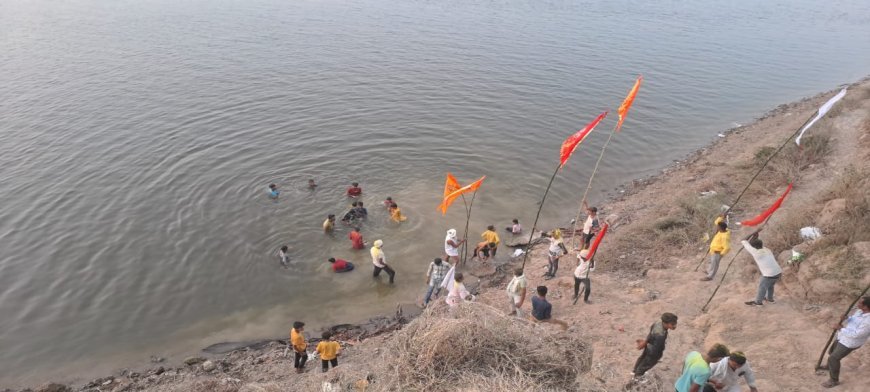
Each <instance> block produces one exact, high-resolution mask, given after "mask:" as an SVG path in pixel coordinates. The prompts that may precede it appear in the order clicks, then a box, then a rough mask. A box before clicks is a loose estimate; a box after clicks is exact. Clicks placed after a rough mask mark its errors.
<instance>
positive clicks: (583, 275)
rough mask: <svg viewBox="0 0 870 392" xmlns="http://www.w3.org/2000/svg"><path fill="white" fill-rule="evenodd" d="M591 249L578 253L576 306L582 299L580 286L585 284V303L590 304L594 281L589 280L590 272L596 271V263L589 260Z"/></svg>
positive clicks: (575, 277) (575, 281) (575, 279)
mask: <svg viewBox="0 0 870 392" xmlns="http://www.w3.org/2000/svg"><path fill="white" fill-rule="evenodd" d="M588 258H589V249H583V250H581V251H580V253H577V268H575V269H574V305H576V304H577V300H578V299H579V298H580V284H581V283H582V284H583V291H584V293H583V302H585V303H587V304H588V303H590V302H589V294H590V293H591V292H592V281H590V280H589V272H591V271H595V262H594V261H592V260H590V259H588Z"/></svg>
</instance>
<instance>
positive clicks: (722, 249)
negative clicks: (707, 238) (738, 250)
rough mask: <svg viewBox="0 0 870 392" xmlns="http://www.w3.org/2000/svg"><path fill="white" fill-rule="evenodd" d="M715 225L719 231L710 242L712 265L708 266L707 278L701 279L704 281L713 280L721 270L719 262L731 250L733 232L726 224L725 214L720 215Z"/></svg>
mask: <svg viewBox="0 0 870 392" xmlns="http://www.w3.org/2000/svg"><path fill="white" fill-rule="evenodd" d="M714 224H715V225H716V228H717V230H718V231H717V232H716V235H715V236H713V241H711V242H710V264H708V265H707V276H705V277H703V278H701V280H702V281H709V280H713V277H714V276H716V271H718V270H719V261H720V260H722V256H724V255H725V254H726V253H728V251H729V250H731V231H730V230H728V224H727V223H725V214H724V213H723V214H722V215H719V217H718V218H716V222H715V223H714Z"/></svg>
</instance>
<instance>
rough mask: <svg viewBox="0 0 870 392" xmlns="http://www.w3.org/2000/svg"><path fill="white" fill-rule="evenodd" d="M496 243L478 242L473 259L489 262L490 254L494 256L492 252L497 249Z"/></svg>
mask: <svg viewBox="0 0 870 392" xmlns="http://www.w3.org/2000/svg"><path fill="white" fill-rule="evenodd" d="M495 247H496V244H495V242H486V241H483V242H478V243H477V246H476V247H475V248H474V253H473V255H472V256H471V258H472V259H473V258H475V257H477V258H478V259H479V260H480V261H487V260H489V257H490V254H492V250H493V249H495Z"/></svg>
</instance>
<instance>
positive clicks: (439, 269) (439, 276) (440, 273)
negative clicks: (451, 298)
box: [423, 257, 450, 308]
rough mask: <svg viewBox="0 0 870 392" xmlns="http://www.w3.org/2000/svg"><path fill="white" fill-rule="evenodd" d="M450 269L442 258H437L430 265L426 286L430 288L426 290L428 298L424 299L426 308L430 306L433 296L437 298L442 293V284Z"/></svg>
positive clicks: (427, 271)
mask: <svg viewBox="0 0 870 392" xmlns="http://www.w3.org/2000/svg"><path fill="white" fill-rule="evenodd" d="M449 269H450V265H449V264H447V263H445V262H443V261H442V260H441V258H440V257H436V258H435V260H433V261H432V262H431V263H429V269H428V270H426V284H427V285H428V286H429V287H428V288H427V289H426V296H425V297H423V307H424V308H425V307H426V306H428V305H429V300H430V299H432V295H433V294H434V295H435V297H436V298H437V297H438V294H440V293H441V283H443V282H444V276H445V275H446V274H447V271H448V270H449Z"/></svg>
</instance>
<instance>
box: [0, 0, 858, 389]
mask: <svg viewBox="0 0 870 392" xmlns="http://www.w3.org/2000/svg"><path fill="white" fill-rule="evenodd" d="M868 70H870V3H868V2H866V1H863V0H842V1H809V0H788V1H784V0H783V1H776V0H774V1H764V2H758V1H754V0H737V1H696V2H683V1H655V2H629V1H627V0H625V1H567V0H566V1H522V0H503V1H477V0H466V1H450V0H446V1H420V0H411V1H387V0H356V1H353V0H346V1H343V0H323V1H306V0H295V1H278V0H256V1H229V0H225V1H204V0H203V1H196V0H194V1H184V2H179V1H159V0H145V1H125V0H119V1H108V0H104V1H85V0H72V1H62V2H61V1H48V0H33V1H17V0H3V1H0V86H2V88H0V243H2V246H0V315H2V316H0V386H19V385H23V384H35V383H39V382H41V381H45V380H47V379H49V378H54V379H68V380H69V379H75V378H76V377H78V379H82V378H86V377H89V376H92V375H94V374H95V373H99V372H104V371H109V370H112V369H115V368H118V367H123V366H135V365H137V364H141V363H142V362H143V361H147V359H148V356H150V355H160V356H170V357H177V356H179V355H184V354H188V353H192V352H195V351H196V350H198V349H199V348H201V347H204V346H206V345H209V344H212V343H216V342H220V341H227V340H243V339H252V338H262V337H274V336H283V335H284V334H285V333H286V331H287V328H288V326H289V324H290V322H291V321H293V320H305V321H307V322H308V324H309V326H310V327H311V329H312V330H316V329H317V328H318V327H320V326H324V325H327V324H332V323H340V322H353V321H358V320H361V319H363V318H365V316H367V315H370V314H374V313H378V312H386V311H391V310H392V309H394V308H395V306H396V304H397V303H399V302H408V301H411V300H413V299H414V298H416V297H417V296H419V295H422V293H423V284H422V283H423V273H424V271H425V266H426V263H427V262H428V261H429V260H430V259H431V258H432V257H435V256H438V255H439V254H440V252H441V251H442V245H441V241H442V239H443V235H444V231H445V230H446V229H448V228H451V227H460V229H461V225H462V223H463V213H462V211H461V209H460V208H454V209H453V210H452V211H451V212H450V213H449V214H448V215H447V216H446V217H441V216H440V215H439V214H438V213H437V212H436V211H435V207H436V206H437V204H438V202H439V200H438V199H439V196H440V194H441V187H442V186H443V178H444V173H445V172H446V171H452V172H454V173H455V174H456V175H457V176H458V177H459V179H460V180H461V181H463V182H468V181H470V180H472V179H473V178H476V177H478V176H481V175H484V174H485V175H487V180H486V182H485V184H484V186H483V188H482V190H481V192H480V194H479V195H478V197H477V200H476V202H475V207H476V211H475V212H474V218H473V221H472V225H471V226H472V235H473V236H474V238H475V239H476V238H477V236H478V235H479V233H480V232H481V231H482V230H483V228H484V227H485V225H487V224H490V223H493V224H496V225H498V226H499V227H503V226H505V225H507V224H508V223H509V221H510V219H511V218H513V217H518V218H519V219H520V220H521V221H523V222H525V223H526V224H528V225H530V224H531V220H532V219H533V218H534V212H535V202H536V201H537V199H538V198H539V197H540V192H541V188H542V187H543V186H544V185H545V184H546V182H547V179H548V178H549V175H550V174H551V173H552V170H553V168H554V166H555V164H556V162H557V154H558V149H559V145H560V143H561V141H562V140H563V139H564V138H565V137H566V136H567V135H569V134H570V133H572V132H573V131H575V130H576V129H577V128H579V127H582V126H583V125H584V124H585V123H587V122H588V121H590V120H592V119H593V118H594V117H595V116H596V115H597V114H598V113H600V112H601V111H603V110H606V109H614V108H615V107H616V106H618V104H619V102H620V100H621V99H622V97H623V96H624V94H625V93H626V92H627V91H628V89H629V88H630V87H631V84H632V82H633V79H634V77H635V76H636V75H637V74H640V73H642V74H644V76H645V78H646V84H645V85H644V87H643V88H642V90H641V93H640V96H639V98H638V100H637V102H636V104H635V106H634V109H633V112H632V113H631V115H630V116H629V118H628V121H627V122H626V124H625V128H624V131H623V133H621V134H620V135H618V136H617V138H616V139H615V141H614V143H613V144H612V147H611V148H610V150H609V151H610V152H609V154H608V155H607V157H606V158H605V161H604V165H603V166H604V168H603V169H602V171H601V175H600V176H599V177H597V182H596V184H595V188H594V192H593V200H594V201H600V200H602V199H603V197H604V196H605V195H606V194H607V192H608V191H609V190H612V189H613V187H614V186H616V185H617V184H620V183H623V182H625V181H627V180H630V179H632V178H636V177H639V176H643V175H647V174H650V173H653V172H655V171H656V170H657V168H660V167H662V166H663V165H665V164H666V163H668V162H670V161H671V160H673V159H676V158H680V157H682V156H684V155H685V154H687V153H689V152H690V151H692V150H694V149H696V148H698V147H699V146H702V145H704V144H705V143H707V142H709V141H710V140H712V139H713V138H715V135H716V133H717V132H719V131H722V130H724V129H727V128H729V127H731V126H733V125H735V123H742V122H747V121H749V120H750V119H751V118H753V117H755V116H758V115H760V114H762V113H763V112H764V111H766V110H767V109H769V108H771V107H773V106H775V105H777V104H780V103H784V102H787V101H790V100H794V99H797V98H801V97H803V96H806V95H811V94H815V93H817V92H820V91H823V90H828V89H832V88H835V87H836V86H837V85H839V84H841V83H846V82H852V81H855V80H857V79H859V78H861V77H863V76H864V75H866V74H867V73H868ZM614 118H615V116H614ZM614 118H610V119H608V120H606V122H605V123H604V124H603V125H602V126H601V127H600V128H599V131H600V132H599V133H597V134H593V135H592V136H590V138H589V139H588V140H587V142H586V144H584V145H583V146H582V147H581V149H580V150H578V153H577V154H575V157H574V158H573V159H572V161H571V162H570V163H569V166H568V167H567V168H566V169H565V170H564V171H563V172H562V174H560V176H559V177H558V179H557V181H556V183H555V184H554V187H553V191H552V193H551V198H550V199H549V200H548V202H547V205H546V209H545V210H544V213H543V215H542V223H543V225H544V226H552V225H555V224H560V223H565V222H567V221H568V220H570V218H571V216H569V215H573V214H572V213H564V212H563V213H560V210H563V211H565V210H568V209H573V208H575V206H576V203H577V201H578V200H577V198H578V197H579V194H580V193H581V192H582V189H583V187H584V185H585V182H586V179H587V178H588V177H587V176H588V175H589V171H590V167H591V165H592V164H593V162H594V158H595V156H594V155H595V151H596V150H597V148H598V147H600V146H601V145H602V143H603V141H604V139H605V138H606V133H607V131H608V130H609V129H610V128H611V127H612V126H613V124H614V121H615V120H614ZM308 178H315V179H317V181H318V183H319V184H320V187H319V188H318V189H317V191H316V192H309V191H308V190H306V189H304V188H305V181H307V179H308ZM351 181H359V182H360V183H361V184H362V186H363V188H364V191H365V193H364V197H363V200H364V201H365V202H366V203H367V204H368V205H369V210H370V214H371V215H372V216H371V219H370V222H369V223H367V224H366V225H365V226H364V227H363V234H364V235H365V237H366V238H367V239H368V240H369V241H373V240H374V239H378V238H382V239H384V241H385V243H386V245H385V251H386V253H387V256H388V258H389V260H390V261H391V263H392V264H393V266H394V267H395V268H396V270H397V271H398V276H397V283H396V285H395V287H387V286H385V285H383V284H377V283H375V282H373V281H372V279H371V277H370V275H369V273H370V264H369V263H370V261H369V259H368V257H367V252H365V251H364V252H354V251H352V250H351V249H350V246H349V242H348V241H347V239H346V235H347V231H346V229H344V228H341V229H340V230H339V231H338V232H337V233H336V234H335V236H334V237H332V236H326V235H324V234H322V233H321V231H320V229H319V227H320V224H321V222H322V221H323V219H324V218H325V216H326V214H328V213H336V214H340V213H342V212H343V210H344V209H346V207H347V205H348V200H347V199H345V198H344V197H343V190H344V188H346V187H347V185H348V183H349V182H351ZM269 182H275V183H277V184H279V186H280V187H281V188H282V189H283V193H282V194H281V197H280V198H279V199H278V200H277V201H273V200H269V199H268V198H267V197H266V193H265V186H266V185H267V184H268V183H269ZM388 195H390V196H393V197H394V198H395V199H396V200H397V201H398V203H399V204H400V206H401V207H402V208H403V210H404V212H405V213H406V214H407V215H408V216H409V219H408V221H407V222H405V223H404V224H402V225H401V226H397V225H393V224H390V223H389V222H388V221H387V217H386V213H385V212H384V211H383V210H382V209H381V208H379V207H380V205H379V203H380V201H381V200H382V199H383V197H385V196H388ZM460 231H461V230H460ZM282 244H290V245H292V246H293V247H294V251H293V255H294V259H295V264H294V265H293V266H292V267H290V268H289V269H282V268H281V267H280V266H279V265H278V264H277V262H276V259H275V258H274V256H273V255H274V252H275V251H276V249H277V248H278V247H279V246H280V245H282ZM502 253H504V254H505V255H506V254H507V252H506V251H503V252H502ZM329 256H335V257H342V258H347V259H349V260H352V261H353V262H355V263H357V264H358V265H359V266H360V268H359V270H358V271H356V272H354V273H351V274H344V275H334V274H332V273H330V272H329V271H328V266H327V264H326V263H325V259H326V258H327V257H329ZM502 256H503V255H500V257H502Z"/></svg>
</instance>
